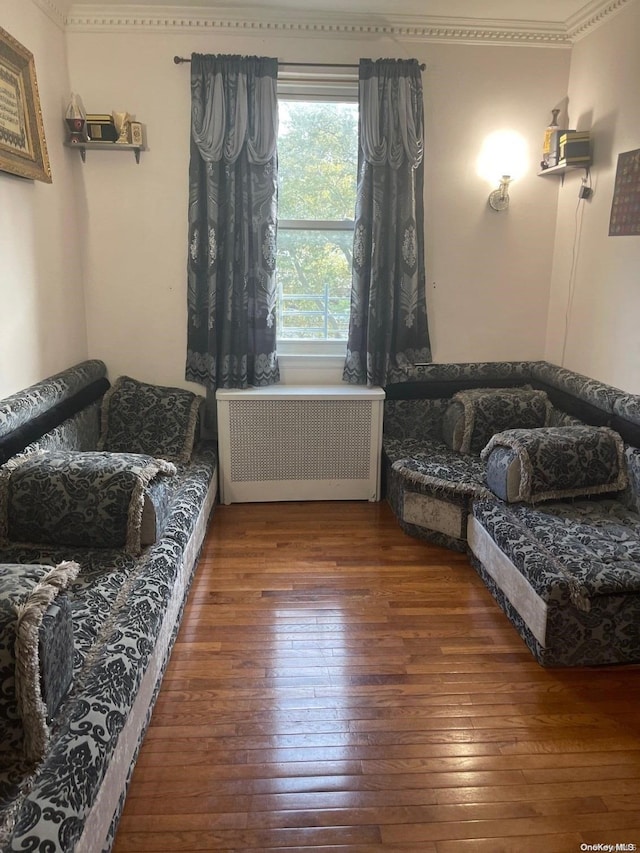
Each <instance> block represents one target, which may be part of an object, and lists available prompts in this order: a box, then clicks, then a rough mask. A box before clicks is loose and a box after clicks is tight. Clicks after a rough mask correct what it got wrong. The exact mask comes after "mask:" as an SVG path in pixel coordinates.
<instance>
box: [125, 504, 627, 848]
mask: <svg viewBox="0 0 640 853" xmlns="http://www.w3.org/2000/svg"><path fill="white" fill-rule="evenodd" d="M639 700H640V667H638V666H626V667H601V668H594V669H587V668H583V669H572V670H558V669H556V670H547V669H543V668H542V667H540V666H539V665H538V664H537V663H536V662H535V660H534V659H533V658H532V656H531V655H530V653H529V652H528V650H527V649H526V647H525V646H524V644H523V643H522V641H521V640H520V638H519V637H518V635H517V633H516V632H515V630H514V629H513V627H512V626H511V625H510V623H509V622H508V620H507V619H506V617H505V616H504V615H503V614H502V612H501V611H500V609H499V608H498V607H497V605H496V604H495V602H494V601H493V599H492V598H491V596H490V595H489V593H488V591H487V590H486V589H485V587H484V585H483V583H482V582H481V581H480V579H479V577H478V576H477V574H476V573H475V572H474V571H473V569H472V568H471V566H470V565H469V562H468V560H467V558H466V557H465V555H462V554H457V553H454V552H449V551H447V550H445V549H443V548H438V547H435V546H431V545H429V544H427V543H425V542H421V541H419V540H415V539H412V538H410V537H408V536H406V535H405V534H404V533H403V532H402V531H401V530H400V529H399V528H398V526H397V524H396V522H395V519H394V518H393V516H392V514H391V512H390V510H389V508H388V506H386V505H385V504H383V503H381V504H368V503H348V502H345V503H342V502H336V503H331V502H327V503H303V504H295V503H290V504H250V505H234V506H229V507H222V506H221V507H218V508H216V512H215V518H214V523H213V524H212V526H211V528H210V531H209V533H208V536H207V539H206V541H205V544H204V547H203V551H202V555H201V559H200V564H199V567H198V571H197V574H196V577H195V578H194V582H193V585H192V589H191V594H190V598H189V602H188V604H187V608H186V610H185V615H184V620H183V624H182V627H181V630H180V633H179V635H178V638H177V641H176V645H175V649H174V653H173V656H172V659H171V661H170V662H169V665H168V667H167V671H166V674H165V678H164V682H163V686H162V690H161V692H160V695H159V698H158V701H157V704H156V707H155V710H154V714H153V717H152V720H151V724H150V727H149V730H148V733H147V736H146V739H145V742H144V744H143V747H142V749H141V752H140V756H139V760H138V763H137V766H136V769H135V771H134V774H133V780H132V783H131V787H130V791H129V796H128V798H127V801H126V804H125V808H124V812H123V815H122V819H121V822H120V826H119V829H118V834H117V837H116V842H115V845H114V853H129V851H135V853H168V851H171V853H175V851H181V853H192V852H193V853H195V851H203V850H204V851H245V853H251V851H263V850H270V851H292V850H305V849H313V850H316V851H324V853H333V851H336V853H337V851H341V853H371V852H372V851H374V850H384V851H389V853H394V851H403V853H412V851H415V853H418V852H419V853H534V851H535V853H538V851H541V850H544V851H546V853H568V851H573V850H576V851H577V850H579V849H580V845H581V844H597V843H613V844H614V845H615V843H626V844H634V843H635V844H636V845H640V811H639V809H638V804H640V721H639V720H638V717H637V713H636V709H637V707H638V701H639Z"/></svg>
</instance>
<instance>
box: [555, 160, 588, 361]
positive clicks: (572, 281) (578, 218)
mask: <svg viewBox="0 0 640 853" xmlns="http://www.w3.org/2000/svg"><path fill="white" fill-rule="evenodd" d="M592 194H593V189H592V187H591V173H590V172H587V174H586V176H585V177H584V178H583V179H582V185H581V186H580V192H579V193H578V204H577V205H576V212H575V230H574V234H573V248H572V250H571V269H570V270H569V291H568V293H567V308H566V311H565V317H564V339H563V341H562V358H561V360H560V366H561V367H564V360H565V355H566V352H567V339H568V337H569V321H570V320H571V311H572V310H573V297H574V294H575V288H576V271H577V266H578V255H579V253H580V238H581V237H582V219H583V216H584V204H581V202H583V201H584V200H585V199H587V198H591V195H592Z"/></svg>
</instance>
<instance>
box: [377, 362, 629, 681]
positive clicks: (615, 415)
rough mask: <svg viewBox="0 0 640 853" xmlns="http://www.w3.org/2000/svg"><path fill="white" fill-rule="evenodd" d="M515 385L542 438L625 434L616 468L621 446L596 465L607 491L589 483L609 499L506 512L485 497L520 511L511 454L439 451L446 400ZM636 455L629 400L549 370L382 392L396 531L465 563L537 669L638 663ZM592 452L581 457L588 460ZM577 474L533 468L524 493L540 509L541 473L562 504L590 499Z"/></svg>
mask: <svg viewBox="0 0 640 853" xmlns="http://www.w3.org/2000/svg"><path fill="white" fill-rule="evenodd" d="M526 385H531V386H532V387H533V388H534V389H537V390H540V391H544V392H545V393H546V394H547V395H548V397H549V399H550V400H551V402H552V408H551V410H550V412H549V413H548V421H547V427H548V428H552V429H563V430H564V429H565V428H576V427H578V428H580V427H581V426H582V425H584V424H591V425H594V426H598V427H601V426H604V427H612V428H613V429H614V430H616V431H617V432H619V433H620V434H621V435H622V437H623V439H624V441H625V442H626V446H625V448H624V457H623V455H622V453H621V451H622V447H621V445H620V443H618V444H617V445H616V447H615V451H614V452H613V455H612V454H609V455H607V454H606V453H605V454H604V455H603V454H602V453H600V451H598V452H597V453H596V456H597V458H598V459H599V460H600V461H602V462H603V463H604V457H605V456H607V459H610V460H611V462H612V468H615V470H612V471H610V472H609V473H610V475H611V476H610V478H609V477H608V476H607V475H606V472H605V474H603V476H600V475H597V476H595V478H596V479H598V480H599V483H598V486H597V487H596V489H595V491H598V490H600V491H601V490H602V489H603V488H604V489H609V488H613V489H615V490H616V495H615V499H611V498H602V497H597V496H596V497H592V498H591V499H590V500H589V501H588V502H584V503H581V502H580V501H575V502H573V503H568V504H560V503H557V502H553V503H548V504H544V505H542V504H539V505H535V506H527V505H524V504H512V505H509V506H507V505H506V504H504V503H502V502H501V501H500V500H498V498H497V497H496V496H495V495H493V494H492V493H491V491H490V488H489V487H490V486H491V487H493V488H494V489H495V491H496V492H497V493H498V494H499V495H500V497H502V498H510V497H513V494H514V492H513V490H514V489H515V493H517V496H518V499H522V493H521V491H520V487H521V483H520V482H518V484H517V489H516V488H515V484H514V482H511V489H512V492H511V494H510V492H509V477H508V474H509V471H511V473H512V474H513V463H514V458H515V457H514V452H513V449H511V448H508V447H505V446H501V445H499V444H498V443H497V442H496V443H494V446H493V451H492V452H491V453H489V452H487V454H486V455H487V456H488V459H479V458H477V457H474V456H469V455H464V456H463V455H462V454H460V453H456V452H454V451H453V450H450V449H449V448H448V447H447V446H446V444H445V443H444V441H443V436H444V433H445V432H447V431H448V432H449V433H451V432H452V429H451V424H449V425H447V424H445V423H444V421H445V414H446V412H447V409H448V406H449V404H450V403H451V400H452V398H453V397H454V395H455V394H457V393H461V394H465V393H466V392H467V391H468V390H469V389H478V388H482V387H485V386H486V387H492V388H495V387H505V388H513V387H514V386H521V387H523V386H526ZM605 432H606V433H607V434H608V433H609V432H610V431H608V430H605ZM506 434H507V433H505V435H506ZM639 448H640V397H638V396H634V395H629V394H623V393H622V392H621V391H619V390H618V389H616V388H612V387H611V386H608V385H605V384H603V383H601V382H598V381H597V380H594V379H590V378H588V377H586V376H582V375H580V374H578V373H574V372H573V371H570V370H567V369H566V368H561V367H558V366H556V365H553V364H549V363H548V362H543V361H538V362H507V363H502V362H501V363H496V364H491V363H479V364H476V365H470V364H451V365H441V364H432V365H427V366H423V367H419V368H418V367H416V368H415V372H414V373H413V374H412V375H411V376H407V378H406V381H405V382H404V383H399V384H395V385H393V386H391V387H389V388H387V399H386V401H385V424H384V441H383V461H384V471H385V475H386V495H387V498H388V500H389V503H390V505H391V508H392V509H393V512H394V513H395V515H396V517H397V519H398V522H399V524H400V525H401V526H402V527H403V529H404V530H406V531H407V533H409V534H411V535H413V536H418V537H420V538H424V539H428V540H429V541H432V542H436V543H438V544H440V545H445V546H446V547H450V548H454V549H456V550H458V551H464V550H468V551H469V553H470V558H471V560H472V562H473V564H474V565H475V567H476V569H477V571H478V573H479V574H480V576H481V577H482V578H483V580H484V582H485V583H486V585H487V587H488V588H489V589H490V590H491V592H492V594H493V596H494V597H495V599H496V601H497V602H498V603H499V604H500V606H501V607H502V608H503V610H504V611H505V613H506V614H507V616H508V617H509V619H510V620H511V621H512V622H513V624H514V626H515V627H516V628H517V630H518V631H519V632H520V634H521V636H522V637H523V639H524V640H525V642H526V643H527V645H528V647H529V648H530V649H531V651H532V653H533V654H534V656H535V657H536V659H537V660H538V661H539V662H540V663H541V664H543V665H550V666H567V665H585V664H586V665H590V664H598V663H613V662H629V661H640V629H639V628H636V626H640V583H639V581H638V578H639V577H640V569H639V568H638V566H640V551H638V537H639V534H638V523H639V516H638V513H640V449H639ZM592 451H593V448H591V451H589V453H588V454H587V456H589V454H590V458H591V459H592V461H593V460H594V459H595V458H596V457H594V456H593V452H592ZM594 452H595V451H594ZM543 455H544V453H543ZM614 460H615V462H614ZM565 461H566V460H565ZM579 461H580V462H584V459H582V460H579V459H578V455H576V456H575V457H574V458H573V462H572V464H571V465H568V466H567V465H564V463H563V464H562V465H560V469H562V470H557V471H553V472H551V471H550V469H551V468H552V467H553V464H551V465H548V464H547V463H546V462H545V463H544V464H541V465H540V466H539V469H540V470H539V472H538V473H539V474H540V475H541V476H540V477H539V478H538V479H539V481H536V482H535V483H534V484H533V491H534V492H537V497H538V499H539V498H540V496H541V495H543V494H544V492H543V491H542V480H544V479H545V478H547V479H549V478H551V479H553V477H551V474H553V475H554V476H555V477H556V486H558V484H559V483H560V480H562V483H561V484H560V485H561V486H562V488H563V489H565V494H570V493H573V494H575V493H576V492H575V489H579V492H580V493H583V490H586V491H593V489H590V486H589V485H588V483H587V481H588V480H590V479H591V480H593V478H594V475H595V472H594V470H593V465H592V464H591V463H589V462H588V460H587V465H586V473H585V472H583V473H582V474H581V475H580V477H581V478H582V481H584V482H582V481H581V483H580V484H579V486H578V485H577V483H576V479H577V475H576V473H575V470H577V468H575V466H576V465H578V462H579ZM487 462H488V463H489V465H488V467H487ZM616 466H617V467H616ZM572 467H573V468H575V470H574V471H573V474H572V473H571V472H570V471H569V469H570V468H572ZM579 467H580V466H579V465H578V468H579ZM605 467H606V466H605ZM543 468H546V469H548V470H547V472H546V474H543V473H542V469H543ZM563 472H564V473H563ZM564 475H566V478H565V479H566V480H567V481H566V482H565V481H564V480H563V479H562V478H563V476H564ZM627 478H628V485H627V487H626V488H624V483H625V480H626V479H627ZM511 480H513V477H512V478H511ZM571 480H573V482H570V481H571ZM607 480H609V482H606V481H607ZM591 485H592V484H591ZM600 487H601V488H600ZM623 488H624V491H619V490H620V489H623ZM544 497H545V498H546V499H553V497H554V495H553V494H552V493H548V494H546V495H544ZM529 498H531V494H529Z"/></svg>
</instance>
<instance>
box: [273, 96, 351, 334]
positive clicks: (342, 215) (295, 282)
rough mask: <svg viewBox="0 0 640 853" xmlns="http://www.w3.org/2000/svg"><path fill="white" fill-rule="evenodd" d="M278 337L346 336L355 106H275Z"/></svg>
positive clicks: (332, 103) (301, 103)
mask: <svg viewBox="0 0 640 853" xmlns="http://www.w3.org/2000/svg"><path fill="white" fill-rule="evenodd" d="M279 109H280V131H279V135H278V180H279V188H278V254H277V281H278V338H279V339H281V340H303V341H331V340H334V341H340V340H346V339H347V332H348V328H349V305H350V292H351V254H352V247H353V216H354V208H355V198H356V180H357V165H358V106H357V104H355V103H350V102H344V101H342V102H339V101H322V102H317V101H302V100H286V99H283V98H281V99H280V101H279Z"/></svg>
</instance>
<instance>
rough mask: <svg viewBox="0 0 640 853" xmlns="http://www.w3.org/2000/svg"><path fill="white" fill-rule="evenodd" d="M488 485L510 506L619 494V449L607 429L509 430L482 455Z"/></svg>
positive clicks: (623, 470) (623, 475) (621, 478)
mask: <svg viewBox="0 0 640 853" xmlns="http://www.w3.org/2000/svg"><path fill="white" fill-rule="evenodd" d="M481 458H482V459H485V460H486V461H487V484H488V485H489V488H490V489H491V490H492V491H493V492H494V493H495V494H496V495H497V496H498V497H499V498H501V499H502V500H504V501H507V502H509V503H512V502H517V501H526V502H529V503H535V502H536V501H547V500H558V499H560V498H572V497H578V496H580V495H595V494H602V493H604V492H615V491H620V490H622V489H624V487H625V486H626V484H627V475H626V468H625V463H624V445H623V442H622V439H621V438H620V436H619V435H618V434H617V433H616V432H614V431H613V430H611V429H609V428H608V427H592V426H587V425H584V424H583V425H581V426H568V427H542V428H540V429H530V430H527V429H512V430H506V431H505V432H501V433H498V434H497V435H494V436H493V438H492V439H491V440H490V441H489V443H488V444H487V446H486V447H485V448H484V450H483V451H482V453H481Z"/></svg>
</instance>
